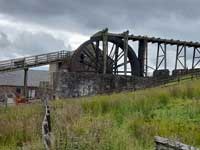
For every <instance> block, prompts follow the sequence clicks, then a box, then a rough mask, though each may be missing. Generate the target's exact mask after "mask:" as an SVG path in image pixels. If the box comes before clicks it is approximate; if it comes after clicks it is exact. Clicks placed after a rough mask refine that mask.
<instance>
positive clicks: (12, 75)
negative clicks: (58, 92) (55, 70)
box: [0, 70, 49, 87]
mask: <svg viewBox="0 0 200 150" xmlns="http://www.w3.org/2000/svg"><path fill="white" fill-rule="evenodd" d="M40 81H49V77H48V71H44V70H28V86H33V87H39V83H40ZM0 85H9V86H23V85H24V71H23V70H20V71H14V72H4V73H0Z"/></svg>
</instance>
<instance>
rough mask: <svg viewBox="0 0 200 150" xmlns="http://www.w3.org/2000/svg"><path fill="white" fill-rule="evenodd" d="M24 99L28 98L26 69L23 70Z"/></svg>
mask: <svg viewBox="0 0 200 150" xmlns="http://www.w3.org/2000/svg"><path fill="white" fill-rule="evenodd" d="M23 94H24V97H25V98H28V68H24V93H23Z"/></svg>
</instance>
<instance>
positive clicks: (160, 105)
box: [0, 80, 200, 150]
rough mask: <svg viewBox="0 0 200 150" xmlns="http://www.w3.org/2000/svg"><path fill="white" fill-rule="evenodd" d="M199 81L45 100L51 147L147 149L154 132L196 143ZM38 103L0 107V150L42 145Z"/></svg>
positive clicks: (37, 149) (199, 130) (151, 146)
mask: <svg viewBox="0 0 200 150" xmlns="http://www.w3.org/2000/svg"><path fill="white" fill-rule="evenodd" d="M199 85H200V80H193V81H187V82H184V83H181V84H180V85H176V86H171V87H167V88H160V87H158V88H152V89H147V90H141V91H137V92H123V93H118V94H117V93H114V94H111V95H98V96H94V97H83V98H77V99H66V100H56V101H52V102H51V103H50V109H51V115H52V116H51V118H52V127H53V137H54V145H53V148H52V149H53V150H54V149H55V150H75V149H79V150H153V149H154V136H156V135H159V136H163V137H168V138H173V139H177V140H179V141H181V142H183V143H186V144H189V145H193V146H196V147H200V134H199V133H200V126H199V125H200V86H199ZM43 115H44V110H43V107H42V105H41V104H31V105H19V106H11V107H8V108H7V109H5V108H3V107H1V108H0V150H16V149H19V147H20V146H21V145H23V147H26V148H25V149H28V150H29V149H31V150H42V149H44V146H43V141H42V137H41V124H42V120H43Z"/></svg>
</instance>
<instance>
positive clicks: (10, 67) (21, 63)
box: [0, 51, 73, 72]
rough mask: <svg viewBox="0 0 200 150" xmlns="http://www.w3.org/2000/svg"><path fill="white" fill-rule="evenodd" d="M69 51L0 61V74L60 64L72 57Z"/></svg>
mask: <svg viewBox="0 0 200 150" xmlns="http://www.w3.org/2000/svg"><path fill="white" fill-rule="evenodd" d="M72 53H73V52H71V51H58V52H52V53H46V54H40V55H35V56H29V57H24V58H17V59H10V60H5V61H0V72H6V71H15V70H23V69H25V68H31V67H38V66H43V65H48V64H50V63H53V62H60V61H63V60H64V59H66V58H68V57H69V56H71V55H72Z"/></svg>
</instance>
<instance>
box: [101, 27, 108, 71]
mask: <svg viewBox="0 0 200 150" xmlns="http://www.w3.org/2000/svg"><path fill="white" fill-rule="evenodd" d="M102 36H103V74H106V70H107V54H108V29H107V28H106V29H105V30H103V31H102Z"/></svg>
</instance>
